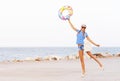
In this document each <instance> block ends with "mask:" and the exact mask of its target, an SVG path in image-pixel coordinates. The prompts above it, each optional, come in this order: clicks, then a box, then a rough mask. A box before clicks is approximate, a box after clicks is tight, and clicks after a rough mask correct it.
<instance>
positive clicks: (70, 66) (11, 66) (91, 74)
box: [0, 57, 120, 81]
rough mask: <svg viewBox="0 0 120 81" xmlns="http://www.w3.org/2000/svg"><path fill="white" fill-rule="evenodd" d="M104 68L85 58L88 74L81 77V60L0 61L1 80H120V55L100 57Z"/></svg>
mask: <svg viewBox="0 0 120 81" xmlns="http://www.w3.org/2000/svg"><path fill="white" fill-rule="evenodd" d="M99 60H100V61H101V62H102V63H103V65H104V70H101V69H99V67H98V65H97V63H96V62H95V61H93V60H92V59H85V63H86V76H85V77H84V78H82V77H81V66H80V62H79V60H78V59H77V60H60V61H40V62H0V81H120V70H119V69H120V57H114V58H99Z"/></svg>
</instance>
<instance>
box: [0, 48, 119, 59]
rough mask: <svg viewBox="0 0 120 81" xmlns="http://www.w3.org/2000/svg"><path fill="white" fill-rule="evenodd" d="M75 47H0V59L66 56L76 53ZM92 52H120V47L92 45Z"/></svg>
mask: <svg viewBox="0 0 120 81" xmlns="http://www.w3.org/2000/svg"><path fill="white" fill-rule="evenodd" d="M77 51H78V49H77V48H76V47H1V48H0V61H5V60H13V59H19V60H21V59H25V58H27V57H32V58H34V57H45V56H49V55H56V56H61V57H63V56H67V55H74V54H77V53H78V52H77ZM92 53H93V54H94V53H109V54H118V53H120V47H93V50H92Z"/></svg>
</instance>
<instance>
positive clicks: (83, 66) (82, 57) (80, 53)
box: [79, 50, 85, 75]
mask: <svg viewBox="0 0 120 81" xmlns="http://www.w3.org/2000/svg"><path fill="white" fill-rule="evenodd" d="M83 53H84V52H83V50H79V57H80V62H81V67H82V74H83V75H84V74H85V63H84V54H83Z"/></svg>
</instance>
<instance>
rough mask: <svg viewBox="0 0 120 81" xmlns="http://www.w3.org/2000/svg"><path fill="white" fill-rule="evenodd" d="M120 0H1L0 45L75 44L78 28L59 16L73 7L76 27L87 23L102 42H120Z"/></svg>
mask: <svg viewBox="0 0 120 81" xmlns="http://www.w3.org/2000/svg"><path fill="white" fill-rule="evenodd" d="M119 3H120V1H119V0H0V47H41V46H45V47H46V46H76V32H75V31H73V30H72V29H71V28H70V26H69V24H68V22H67V21H63V20H61V19H59V17H58V10H59V9H60V8H61V7H62V6H64V5H70V6H71V7H72V8H73V15H72V16H71V21H72V23H73V24H74V26H75V27H76V28H78V29H79V28H80V26H81V24H86V25H87V29H86V32H87V33H88V35H89V37H90V38H91V39H92V40H93V41H94V42H96V43H98V44H100V45H101V46H120V37H119V34H120V33H119V32H120V9H119V8H120V5H119Z"/></svg>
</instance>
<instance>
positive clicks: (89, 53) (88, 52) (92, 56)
mask: <svg viewBox="0 0 120 81" xmlns="http://www.w3.org/2000/svg"><path fill="white" fill-rule="evenodd" d="M86 53H87V54H88V55H89V56H90V57H91V58H93V59H94V60H95V61H96V62H97V63H98V64H99V66H100V67H101V68H102V67H103V66H102V64H101V63H100V62H99V61H98V60H97V59H96V58H95V56H94V55H92V53H91V52H90V51H87V52H86Z"/></svg>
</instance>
